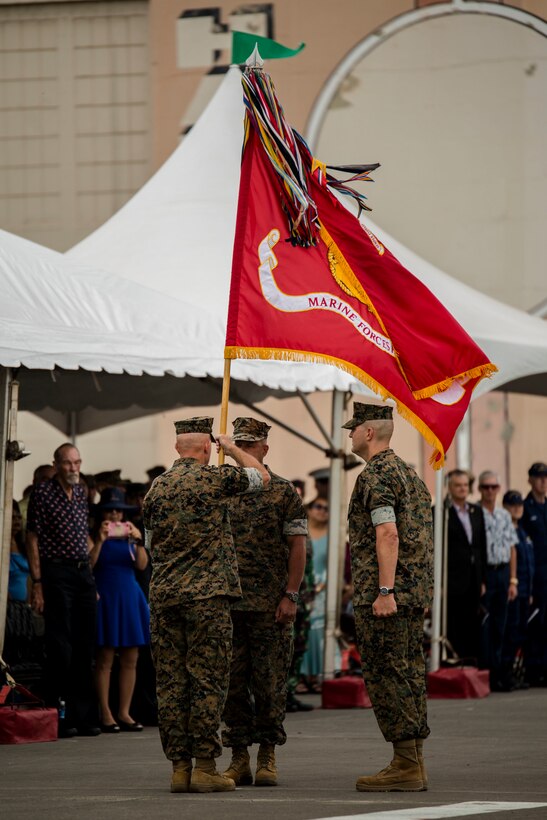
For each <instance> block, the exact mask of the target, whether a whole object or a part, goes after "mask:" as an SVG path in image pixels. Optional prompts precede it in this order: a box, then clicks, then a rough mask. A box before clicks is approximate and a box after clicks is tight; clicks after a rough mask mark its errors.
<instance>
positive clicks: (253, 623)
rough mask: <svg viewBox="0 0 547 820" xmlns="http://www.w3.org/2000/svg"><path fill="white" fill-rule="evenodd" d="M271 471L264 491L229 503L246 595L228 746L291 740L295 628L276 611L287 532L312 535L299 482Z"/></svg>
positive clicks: (225, 738) (238, 627)
mask: <svg viewBox="0 0 547 820" xmlns="http://www.w3.org/2000/svg"><path fill="white" fill-rule="evenodd" d="M268 472H269V473H270V476H271V482H270V485H269V487H268V488H267V489H266V490H265V491H264V492H263V493H260V494H259V495H256V496H254V497H250V496H239V497H237V498H232V499H231V500H230V504H229V508H230V521H231V525H232V533H233V537H234V543H235V546H236V550H237V560H238V564H239V577H240V581H241V589H242V593H243V597H242V598H241V599H240V600H237V601H235V602H234V603H233V604H232V620H233V625H234V636H233V656H232V666H231V673H230V689H229V693H228V699H227V701H226V708H225V711H224V716H223V717H224V722H225V724H226V729H225V730H224V731H223V733H222V742H223V744H224V745H225V746H232V747H236V746H250V745H252V744H253V743H261V744H262V743H266V744H277V745H281V744H283V743H285V740H286V734H285V730H284V728H283V720H284V718H285V708H286V703H287V676H288V671H289V666H290V662H291V655H292V633H293V627H292V625H291V624H280V623H278V622H276V620H275V612H276V609H277V606H278V604H279V602H280V600H281V599H282V598H283V595H284V592H285V590H286V589H287V579H288V559H289V546H288V543H287V537H290V536H298V535H301V536H305V535H306V533H307V530H308V526H307V519H306V513H305V510H304V507H303V505H302V502H301V500H300V497H299V495H298V493H297V492H296V490H295V489H294V487H293V486H292V484H291V483H290V482H289V481H286V480H285V479H284V478H280V477H279V476H277V475H275V473H272V472H271V470H268ZM251 695H252V697H253V698H254V708H253V704H252V702H251Z"/></svg>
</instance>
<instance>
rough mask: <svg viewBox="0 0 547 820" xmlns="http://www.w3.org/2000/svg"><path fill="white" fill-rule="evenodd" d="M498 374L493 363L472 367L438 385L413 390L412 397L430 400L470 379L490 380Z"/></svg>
mask: <svg viewBox="0 0 547 820" xmlns="http://www.w3.org/2000/svg"><path fill="white" fill-rule="evenodd" d="M497 372H498V368H497V367H496V365H495V364H492V362H488V363H487V364H481V365H479V366H478V367H472V368H471V369H470V370H466V371H465V372H464V373H460V374H459V375H457V376H450V378H448V379H445V380H444V381H442V382H437V384H432V385H430V386H429V387H424V388H422V389H421V390H413V391H412V395H413V396H414V398H415V399H430V398H431V397H432V396H436V395H438V394H439V393H444V391H445V390H448V388H449V387H450V386H451V385H452V384H453V383H454V382H460V381H463V380H464V379H465V381H469V380H470V379H489V378H490V377H491V376H493V375H494V373H497Z"/></svg>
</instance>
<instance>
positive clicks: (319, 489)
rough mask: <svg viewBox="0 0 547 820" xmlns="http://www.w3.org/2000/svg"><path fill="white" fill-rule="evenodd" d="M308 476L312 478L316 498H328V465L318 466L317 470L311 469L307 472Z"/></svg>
mask: <svg viewBox="0 0 547 820" xmlns="http://www.w3.org/2000/svg"><path fill="white" fill-rule="evenodd" d="M309 476H310V478H313V483H314V486H315V492H316V493H317V496H318V498H325V499H328V497H329V482H330V469H329V467H319V468H318V469H317V470H312V471H311V473H309Z"/></svg>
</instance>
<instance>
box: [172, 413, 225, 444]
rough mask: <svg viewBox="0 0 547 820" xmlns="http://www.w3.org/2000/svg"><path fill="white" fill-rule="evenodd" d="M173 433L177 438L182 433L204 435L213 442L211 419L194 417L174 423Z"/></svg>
mask: <svg viewBox="0 0 547 820" xmlns="http://www.w3.org/2000/svg"><path fill="white" fill-rule="evenodd" d="M175 432H176V434H177V436H180V435H182V434H184V433H204V434H205V435H206V436H209V437H210V439H211V441H215V437H214V436H213V417H212V416H194V417H193V418H191V419H182V420H181V421H176V422H175Z"/></svg>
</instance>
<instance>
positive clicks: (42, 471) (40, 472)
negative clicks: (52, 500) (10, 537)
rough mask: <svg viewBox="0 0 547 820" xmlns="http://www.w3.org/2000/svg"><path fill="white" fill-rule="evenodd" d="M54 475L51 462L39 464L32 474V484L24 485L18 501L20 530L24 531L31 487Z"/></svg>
mask: <svg viewBox="0 0 547 820" xmlns="http://www.w3.org/2000/svg"><path fill="white" fill-rule="evenodd" d="M54 475H55V467H54V466H53V464H40V466H39V467H37V468H36V469H35V471H34V474H33V476H32V485H31V486H30V487H26V488H25V491H24V493H23V498H22V499H21V501H19V512H20V513H21V528H22V532H23V533H24V532H25V530H26V528H27V509H28V503H29V501H30V494H31V492H32V488H33V487H36V485H37V484H41V483H42V481H49V479H50V478H53V476H54Z"/></svg>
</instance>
